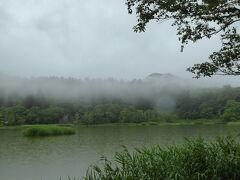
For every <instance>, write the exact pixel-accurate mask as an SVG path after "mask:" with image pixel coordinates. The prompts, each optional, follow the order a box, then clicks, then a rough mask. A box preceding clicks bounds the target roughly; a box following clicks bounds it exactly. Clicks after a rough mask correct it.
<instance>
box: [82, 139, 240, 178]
mask: <svg viewBox="0 0 240 180" xmlns="http://www.w3.org/2000/svg"><path fill="white" fill-rule="evenodd" d="M101 160H102V164H101V165H100V166H98V165H93V166H91V167H90V169H89V170H88V172H87V173H86V177H85V178H84V179H85V180H97V179H98V180H103V179H184V180H197V179H198V180H199V179H201V180H208V179H216V180H217V179H219V180H220V179H232V180H238V179H240V144H239V143H238V142H237V141H236V140H235V139H233V138H231V137H227V138H218V139H216V141H214V142H211V143H206V142H205V141H204V140H203V139H200V138H199V139H196V140H193V141H190V140H187V141H186V142H185V144H183V145H178V146H171V147H168V148H161V147H160V146H155V147H152V148H149V149H147V148H142V149H136V150H135V151H134V152H133V153H130V152H129V151H128V150H127V149H126V148H124V149H123V151H122V152H120V153H116V154H115V157H114V162H112V161H109V160H108V159H107V158H104V157H103V158H101Z"/></svg>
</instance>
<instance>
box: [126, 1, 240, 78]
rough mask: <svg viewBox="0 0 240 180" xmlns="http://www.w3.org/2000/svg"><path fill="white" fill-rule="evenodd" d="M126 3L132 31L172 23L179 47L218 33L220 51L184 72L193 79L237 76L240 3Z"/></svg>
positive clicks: (239, 42) (238, 66) (239, 53)
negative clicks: (152, 23)
mask: <svg viewBox="0 0 240 180" xmlns="http://www.w3.org/2000/svg"><path fill="white" fill-rule="evenodd" d="M126 4H127V6H128V12H129V13H130V14H132V13H133V9H135V13H136V16H137V21H138V23H137V25H136V26H134V31H135V32H144V31H145V30H146V25H147V24H148V23H149V22H150V21H151V20H155V21H157V22H161V21H165V20H172V26H176V27H177V35H178V36H179V40H180V41H181V43H182V44H183V46H184V45H185V44H188V42H189V41H192V42H196V41H198V40H200V39H203V38H211V37H212V36H213V35H216V34H220V38H221V40H222V48H221V49H220V50H219V51H218V52H213V53H212V54H211V55H210V56H209V60H208V61H207V62H204V63H201V64H195V65H194V66H193V67H190V68H188V69H187V70H188V71H190V72H192V73H194V74H195V77H196V78H199V77H201V76H209V77H210V76H213V75H240V63H239V61H240V35H239V32H238V31H239V29H238V28H239V21H240V0H127V1H126ZM183 46H182V47H183Z"/></svg>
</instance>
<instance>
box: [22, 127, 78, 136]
mask: <svg viewBox="0 0 240 180" xmlns="http://www.w3.org/2000/svg"><path fill="white" fill-rule="evenodd" d="M70 134H75V130H74V128H72V127H64V126H55V125H34V126H30V127H28V128H26V129H24V131H23V135H24V136H30V137H31V136H57V135H70Z"/></svg>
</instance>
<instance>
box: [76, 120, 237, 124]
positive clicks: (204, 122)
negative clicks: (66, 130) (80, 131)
mask: <svg viewBox="0 0 240 180" xmlns="http://www.w3.org/2000/svg"><path fill="white" fill-rule="evenodd" d="M215 124H226V125H240V121H237V122H228V123H226V122H222V121H220V120H209V119H199V120H177V121H174V122H155V121H147V122H140V123H102V124H81V123H80V124H77V125H79V126H181V125H215Z"/></svg>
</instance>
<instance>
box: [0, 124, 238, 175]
mask: <svg viewBox="0 0 240 180" xmlns="http://www.w3.org/2000/svg"><path fill="white" fill-rule="evenodd" d="M234 132H235V133H236V132H240V126H226V125H208V126H207V125H195V126H136V127H131V126H129V127H127V126H125V127H119V126H117V127H79V128H77V134H75V135H72V136H58V137H45V138H26V137H23V136H22V135H21V129H0V180H59V179H60V176H61V177H62V180H64V179H67V176H68V175H69V176H70V177H76V178H77V179H78V178H79V179H81V177H82V176H84V175H85V171H86V170H87V167H88V166H89V165H90V164H93V163H97V162H98V160H99V157H100V156H101V155H105V156H107V157H111V156H112V155H113V154H114V152H115V151H120V150H121V145H126V146H127V147H129V148H130V149H133V148H134V147H142V146H147V147H148V146H152V145H154V144H161V145H170V144H178V143H181V142H183V137H191V138H193V137H197V136H202V137H205V138H207V139H208V140H210V139H212V138H213V137H214V136H219V135H227V134H229V133H234Z"/></svg>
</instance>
